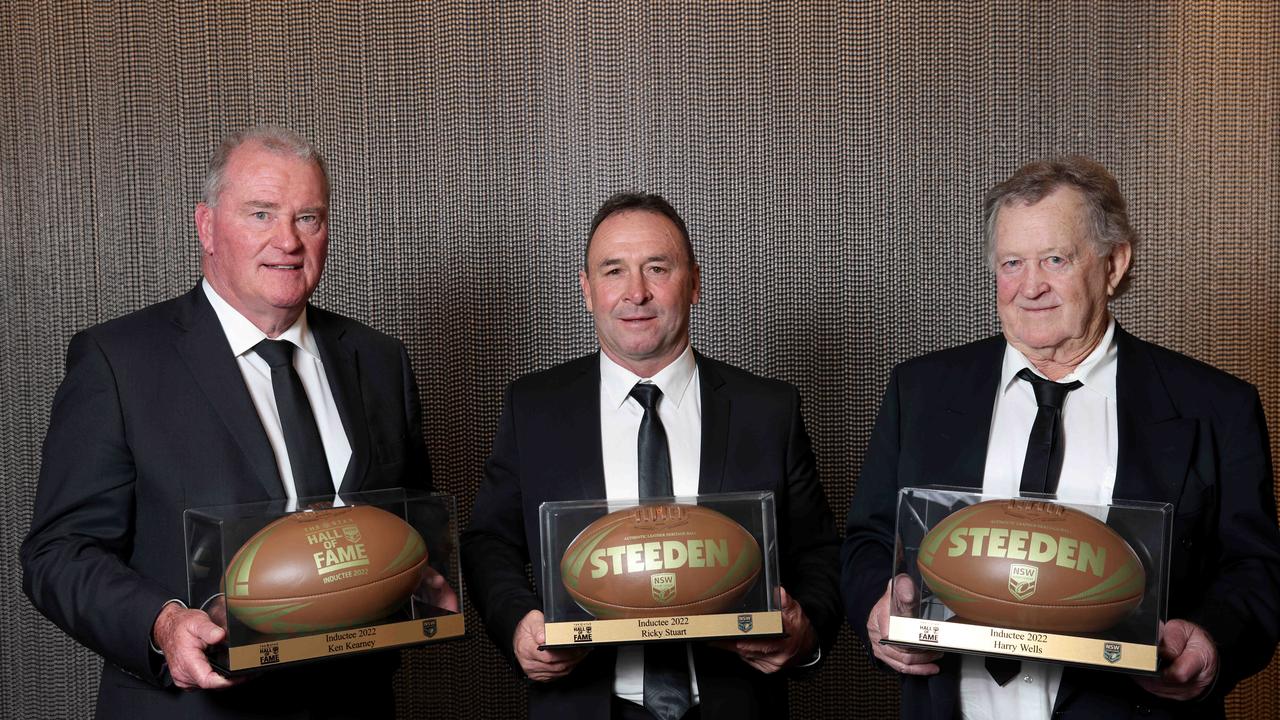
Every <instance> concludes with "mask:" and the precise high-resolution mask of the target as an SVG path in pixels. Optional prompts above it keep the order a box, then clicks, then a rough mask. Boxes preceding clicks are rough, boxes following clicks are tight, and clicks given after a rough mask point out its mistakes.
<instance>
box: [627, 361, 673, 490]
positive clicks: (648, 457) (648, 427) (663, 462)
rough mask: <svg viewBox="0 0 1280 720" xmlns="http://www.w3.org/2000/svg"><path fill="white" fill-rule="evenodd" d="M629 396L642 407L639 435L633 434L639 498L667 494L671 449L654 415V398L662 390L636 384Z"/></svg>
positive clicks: (659, 398)
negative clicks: (637, 468)
mask: <svg viewBox="0 0 1280 720" xmlns="http://www.w3.org/2000/svg"><path fill="white" fill-rule="evenodd" d="M631 397H633V398H635V399H636V402H638V403H640V407H642V408H644V417H643V418H641V419H640V434H639V435H638V436H637V437H636V448H637V450H638V451H639V453H640V454H639V457H638V459H639V461H640V462H639V471H640V497H642V498H651V497H671V496H672V495H675V491H674V490H673V489H672V485H671V451H670V450H669V449H668V448H667V430H666V428H664V427H663V426H662V418H660V417H658V401H659V400H661V399H662V390H661V389H660V388H659V387H658V386H657V385H652V384H646V383H636V385H635V387H633V388H631Z"/></svg>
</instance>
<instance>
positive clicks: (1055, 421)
mask: <svg viewBox="0 0 1280 720" xmlns="http://www.w3.org/2000/svg"><path fill="white" fill-rule="evenodd" d="M1018 377H1019V378H1020V379H1022V380H1026V381H1027V382H1029V383H1031V388H1032V389H1033V390H1034V391H1035V393H1036V405H1037V406H1038V408H1037V409H1036V420H1035V423H1033V424H1032V425H1031V435H1030V436H1029V437H1028V438H1027V456H1026V459H1025V460H1023V461H1022V486H1021V488H1020V492H1022V493H1023V494H1026V493H1029V492H1034V493H1049V494H1052V493H1056V492H1057V491H1058V475H1060V474H1061V473H1062V405H1063V403H1065V402H1066V400H1067V393H1069V392H1071V391H1072V390H1075V389H1076V388H1078V387H1080V381H1079V380H1076V381H1075V382H1069V383H1056V382H1054V381H1052V380H1046V379H1044V378H1042V377H1040V376H1039V375H1036V374H1035V373H1033V372H1031V370H1030V369H1029V368H1022V369H1021V370H1019V371H1018ZM986 665H987V672H988V673H990V674H991V679H992V680H995V681H996V683H998V684H999V685H1000V686H1001V687H1004V685H1005V684H1006V683H1008V682H1009V681H1010V680H1012V679H1013V676H1014V675H1017V674H1018V672H1019V671H1020V670H1021V669H1022V662H1021V661H1020V660H1012V659H1010V658H997V657H989V658H987V661H986Z"/></svg>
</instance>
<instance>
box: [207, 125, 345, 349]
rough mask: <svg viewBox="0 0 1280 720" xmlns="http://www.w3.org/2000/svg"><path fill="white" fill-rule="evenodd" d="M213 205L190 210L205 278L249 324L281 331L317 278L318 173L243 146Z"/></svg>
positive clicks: (321, 242)
mask: <svg viewBox="0 0 1280 720" xmlns="http://www.w3.org/2000/svg"><path fill="white" fill-rule="evenodd" d="M217 202H218V204H217V205H216V206H215V207H209V206H208V205H205V204H204V203H200V204H199V205H198V206H197V207H196V229H197V231H198V232H199V234H200V244H201V246H203V248H204V252H205V255H204V275H205V278H206V279H207V280H208V281H209V283H210V284H211V285H212V286H213V289H214V290H216V291H217V292H218V294H219V295H221V296H222V298H223V299H225V300H226V301H227V302H228V303H229V304H230V305H231V306H232V307H234V308H235V309H236V310H238V311H239V312H240V313H241V314H242V315H244V316H245V317H246V318H248V319H249V320H250V321H252V322H253V323H254V324H255V325H258V326H259V327H263V323H264V322H265V323H267V324H271V325H273V326H274V325H279V324H280V323H283V326H280V327H279V328H278V329H279V330H283V329H284V328H285V327H287V326H288V325H290V324H292V322H293V320H295V319H297V317H298V315H299V314H300V313H301V312H302V309H303V308H304V307H305V305H306V302H307V298H309V297H311V293H312V291H314V290H315V289H316V285H317V284H319V282H320V274H321V273H322V272H323V271H324V262H325V256H326V253H327V251H328V244H329V224H328V222H329V221H328V210H329V201H328V197H327V194H326V187H325V181H324V175H323V174H322V173H321V172H320V167H319V166H318V165H317V164H316V163H314V162H309V161H305V160H300V159H298V158H296V157H293V156H290V155H280V154H276V153H273V152H271V151H269V150H267V149H266V148H264V147H262V146H261V145H259V144H257V143H252V142H251V143H246V144H245V145H242V146H241V147H239V148H237V149H236V150H235V151H233V152H232V154H231V158H230V160H229V161H228V162H227V167H226V170H225V175H224V183H223V189H222V191H221V193H220V194H219V195H218V201H217ZM264 330H265V328H264Z"/></svg>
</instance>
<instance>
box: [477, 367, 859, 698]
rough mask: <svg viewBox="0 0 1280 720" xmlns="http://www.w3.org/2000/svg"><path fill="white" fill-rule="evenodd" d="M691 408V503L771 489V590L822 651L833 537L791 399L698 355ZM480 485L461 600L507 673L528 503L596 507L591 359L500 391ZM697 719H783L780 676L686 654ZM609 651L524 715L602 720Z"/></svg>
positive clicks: (598, 473)
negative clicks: (696, 443)
mask: <svg viewBox="0 0 1280 720" xmlns="http://www.w3.org/2000/svg"><path fill="white" fill-rule="evenodd" d="M697 363H698V373H699V382H700V384H701V388H702V390H701V400H702V449H701V461H700V463H701V466H700V469H699V487H698V490H699V492H700V493H718V492H733V491H747V490H772V491H773V493H774V496H775V498H776V502H777V514H778V529H779V547H780V557H779V564H780V566H781V573H782V584H783V586H784V587H785V588H786V589H787V591H788V592H789V593H790V594H792V595H793V596H794V597H795V598H796V599H797V600H799V602H800V605H801V607H803V608H804V611H805V613H806V614H807V615H808V617H809V619H810V621H811V622H812V623H813V625H814V628H815V630H816V631H817V634H818V636H819V637H820V638H822V642H823V644H824V646H826V647H827V649H829V647H830V643H831V642H833V641H834V637H835V633H836V632H837V630H838V629H839V622H840V607H839V600H838V593H837V590H836V577H837V569H836V565H835V563H836V557H837V553H838V540H837V537H836V533H835V527H834V523H833V521H832V518H831V513H830V510H829V509H828V506H827V501H826V497H825V495H824V494H823V491H822V486H821V485H820V484H819V482H818V477H817V473H816V470H815V467H814V459H813V453H812V451H811V450H810V447H809V439H808V436H807V435H806V433H805V430H804V424H803V421H802V420H801V416H800V397H799V394H798V393H797V392H796V390H795V388H793V387H791V386H790V385H787V384H785V383H781V382H777V381H773V380H765V379H762V378H759V377H756V376H754V375H751V374H749V373H746V372H744V371H742V370H738V369H736V368H733V367H730V366H728V365H725V364H723V363H719V362H716V361H715V360H711V359H709V358H706V357H702V356H698V357H697ZM485 470H486V472H485V480H484V482H483V483H482V485H481V487H480V490H479V492H478V494H477V496H476V504H475V508H474V510H473V511H472V515H471V525H470V527H469V528H468V530H467V531H466V532H465V533H464V534H463V538H462V559H463V570H464V574H465V575H466V579H467V587H468V588H469V589H470V591H471V599H472V602H474V603H475V605H476V607H477V608H478V609H479V611H480V613H481V616H482V617H483V619H484V623H485V627H486V628H487V629H488V631H489V634H490V636H491V637H492V638H493V641H494V643H495V644H496V645H497V646H498V648H499V649H500V650H501V651H502V652H503V653H504V654H505V655H506V656H507V658H508V659H509V660H510V661H511V662H512V663H513V665H515V667H516V668H517V670H518V668H519V666H518V664H517V663H515V659H514V656H513V649H512V639H513V637H514V634H515V628H516V625H517V624H518V623H519V622H520V620H521V618H523V617H524V616H525V615H526V614H527V613H528V612H529V611H531V610H541V609H542V601H541V600H540V598H539V596H538V594H537V592H536V591H535V590H534V589H532V588H530V586H529V581H528V578H527V576H526V575H525V568H526V566H527V565H529V564H530V563H532V566H533V577H534V578H540V577H541V572H542V561H541V558H540V556H539V553H538V548H539V539H538V506H539V505H540V504H542V503H543V502H544V501H549V500H575V499H588V498H604V497H605V483H604V461H603V455H602V451H601V446H600V359H599V355H598V354H593V355H589V356H587V357H584V358H580V359H578V360H574V361H572V362H569V363H566V364H564V365H561V366H559V367H556V368H552V369H551V370H547V371H545V372H541V373H537V374H535V375H530V376H528V377H525V378H522V379H520V380H517V381H516V382H514V383H512V384H511V386H510V387H509V388H508V389H507V392H506V397H505V400H504V403H503V410H502V418H501V420H500V421H499V425H498V432H497V436H496V437H495V438H494V444H493V452H492V454H491V455H490V456H489V461H488V463H487V465H486V468H485ZM693 647H694V662H695V667H696V670H697V673H698V686H699V693H700V696H701V707H702V716H703V717H704V718H709V719H711V718H729V717H732V718H735V719H745V718H756V717H760V718H764V717H770V718H772V717H785V715H779V713H785V711H786V685H785V682H784V678H777V677H766V676H763V675H761V674H760V673H759V672H757V671H755V670H754V669H752V668H751V667H749V666H748V665H746V664H745V663H743V662H742V661H741V660H739V659H738V657H737V655H734V654H731V653H727V652H724V651H721V650H716V649H712V648H710V647H709V646H707V645H705V644H701V643H694V644H693ZM615 657H616V653H615V652H614V651H613V650H612V649H610V648H596V649H595V650H593V651H592V652H591V653H590V654H589V655H588V656H587V657H586V658H585V659H584V660H583V661H582V662H581V663H580V664H579V665H578V667H577V668H575V670H574V671H573V673H571V674H570V675H569V676H568V677H566V678H563V679H561V680H558V681H554V682H551V683H532V684H531V685H530V690H529V715H530V717H533V718H556V719H557V720H563V718H566V717H581V718H607V717H608V716H609V703H610V698H611V696H612V683H613V677H614V665H615Z"/></svg>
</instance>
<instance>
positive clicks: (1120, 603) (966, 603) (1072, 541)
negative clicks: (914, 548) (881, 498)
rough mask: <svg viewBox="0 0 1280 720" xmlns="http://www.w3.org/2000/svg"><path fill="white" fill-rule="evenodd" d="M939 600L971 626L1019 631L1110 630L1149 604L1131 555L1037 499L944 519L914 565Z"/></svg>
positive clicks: (1099, 528)
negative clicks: (1144, 595) (1134, 611)
mask: <svg viewBox="0 0 1280 720" xmlns="http://www.w3.org/2000/svg"><path fill="white" fill-rule="evenodd" d="M917 565H918V567H919V568H920V574H921V576H923V578H924V581H925V583H926V584H927V585H928V586H929V588H930V589H931V590H933V593H934V594H935V595H936V596H938V598H939V599H940V600H942V602H943V603H945V604H946V606H947V607H948V608H950V609H951V610H952V611H953V612H955V614H956V615H957V616H958V617H959V618H961V619H963V620H968V621H970V622H975V623H980V624H983V625H994V626H999V627H1008V628H1018V629H1022V630H1039V631H1044V632H1061V633H1091V632H1101V631H1103V630H1106V629H1108V628H1110V627H1112V626H1114V625H1115V624H1116V623H1118V622H1120V621H1121V620H1123V619H1124V618H1125V616H1127V615H1128V614H1129V613H1130V612H1131V611H1132V610H1133V609H1134V608H1135V607H1137V606H1138V604H1139V603H1141V602H1142V595H1143V590H1144V588H1145V586H1146V572H1145V571H1144V570H1143V567H1142V562H1141V561H1140V560H1139V559H1138V556H1137V554H1135V553H1134V551H1133V548H1131V547H1130V546H1129V544H1128V543H1127V542H1125V540H1124V538H1122V537H1120V535H1118V534H1117V533H1116V532H1115V531H1114V530H1112V529H1111V528H1109V527H1107V526H1106V524H1104V523H1102V522H1100V521H1098V520H1097V519H1095V518H1094V517H1092V516H1091V515H1087V514H1085V513H1083V512H1080V511H1078V510H1074V509H1071V508H1068V507H1064V506H1062V505H1058V504H1055V503H1051V502H1044V501H1040V500H1017V499H1015V500H989V501H987V502H981V503H978V504H976V505H970V506H969V507H966V508H964V509H962V510H958V511H956V512H954V513H952V514H951V515H949V516H947V517H946V518H945V519H943V520H942V522H940V523H938V524H937V525H936V526H934V528H933V529H932V530H930V531H929V533H928V534H927V535H925V537H924V540H923V541H922V542H921V544H920V554H919V557H918V560H917Z"/></svg>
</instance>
